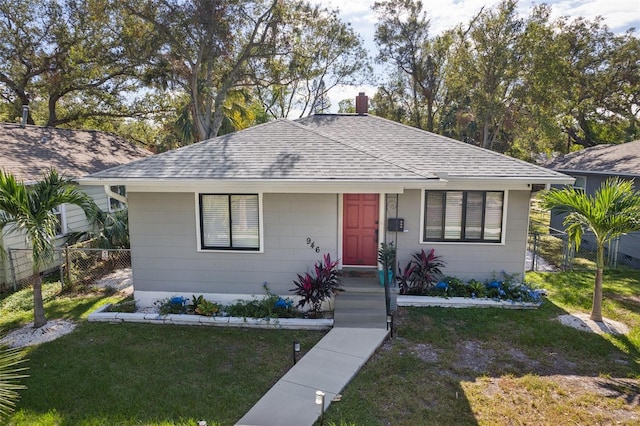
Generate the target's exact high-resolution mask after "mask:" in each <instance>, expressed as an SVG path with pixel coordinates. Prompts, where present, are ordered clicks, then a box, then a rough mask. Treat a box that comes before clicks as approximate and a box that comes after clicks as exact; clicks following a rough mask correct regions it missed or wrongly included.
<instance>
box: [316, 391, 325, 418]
mask: <svg viewBox="0 0 640 426" xmlns="http://www.w3.org/2000/svg"><path fill="white" fill-rule="evenodd" d="M316 404H317V405H319V406H320V425H322V424H323V423H324V392H322V391H316Z"/></svg>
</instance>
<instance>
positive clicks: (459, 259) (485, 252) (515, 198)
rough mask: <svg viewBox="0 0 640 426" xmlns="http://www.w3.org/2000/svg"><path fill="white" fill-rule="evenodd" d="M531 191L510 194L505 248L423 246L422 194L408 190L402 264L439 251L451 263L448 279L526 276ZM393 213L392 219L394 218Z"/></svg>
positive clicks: (402, 209)
mask: <svg viewBox="0 0 640 426" xmlns="http://www.w3.org/2000/svg"><path fill="white" fill-rule="evenodd" d="M529 197H530V192H529V191H509V192H508V197H507V205H506V208H507V216H506V229H503V233H504V244H492V243H453V244H452V243H440V242H434V243H421V242H420V240H421V229H422V225H421V223H420V210H421V191H419V190H408V191H406V192H405V193H404V194H400V195H399V197H398V217H401V218H404V219H405V229H406V230H408V232H401V233H397V246H398V261H399V262H400V264H401V266H402V267H404V265H406V263H407V262H408V261H409V260H410V259H411V255H412V254H413V253H415V252H418V251H420V250H421V249H424V250H425V251H428V250H430V249H431V248H434V249H435V253H436V255H439V256H442V260H444V261H445V262H447V265H446V267H445V268H444V269H443V273H444V274H445V275H450V276H456V277H459V278H462V279H470V278H475V279H478V280H484V279H486V278H490V277H491V275H492V273H493V271H495V272H500V271H505V272H507V273H510V274H520V276H522V275H523V274H524V260H525V259H524V248H525V246H526V238H527V236H526V233H524V232H523V230H524V229H527V224H528V220H529ZM394 215H395V210H394V209H392V211H391V212H389V213H388V216H390V217H393V216H394ZM395 235H396V234H395V233H391V232H387V241H393V240H394V237H395Z"/></svg>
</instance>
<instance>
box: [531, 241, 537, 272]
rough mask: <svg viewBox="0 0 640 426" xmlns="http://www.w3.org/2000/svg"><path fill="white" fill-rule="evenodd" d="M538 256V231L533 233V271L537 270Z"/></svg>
mask: <svg viewBox="0 0 640 426" xmlns="http://www.w3.org/2000/svg"><path fill="white" fill-rule="evenodd" d="M537 258H538V233H537V232H534V233H533V250H532V253H531V271H537V268H536V260H537Z"/></svg>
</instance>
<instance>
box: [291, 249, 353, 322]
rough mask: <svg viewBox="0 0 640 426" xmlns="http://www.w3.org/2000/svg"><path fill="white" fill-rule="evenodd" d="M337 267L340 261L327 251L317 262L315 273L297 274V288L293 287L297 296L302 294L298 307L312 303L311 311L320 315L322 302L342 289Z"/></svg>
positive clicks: (295, 281)
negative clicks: (333, 258) (332, 258)
mask: <svg viewBox="0 0 640 426" xmlns="http://www.w3.org/2000/svg"><path fill="white" fill-rule="evenodd" d="M337 267H338V261H337V260H331V255H330V254H329V253H327V254H325V255H324V256H323V259H322V260H320V261H318V262H317V263H316V264H315V266H314V271H313V272H314V273H313V274H310V273H308V272H307V273H305V274H304V275H301V274H297V275H298V279H297V280H294V281H293V284H294V285H295V288H293V289H291V291H293V293H294V294H295V295H296V296H300V300H299V301H298V304H297V307H299V308H300V307H304V306H305V305H310V308H309V311H310V312H311V313H312V314H314V315H318V314H319V313H320V309H321V306H322V302H324V301H325V300H326V299H327V298H330V297H331V296H333V295H335V294H336V293H337V292H338V291H342V289H341V288H340V285H342V282H341V281H340V277H338V270H337Z"/></svg>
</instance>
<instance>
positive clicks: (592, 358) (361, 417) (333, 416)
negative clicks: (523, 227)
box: [325, 271, 640, 425]
mask: <svg viewBox="0 0 640 426" xmlns="http://www.w3.org/2000/svg"><path fill="white" fill-rule="evenodd" d="M527 279H528V280H529V281H531V282H533V283H535V284H536V285H537V286H539V287H544V288H546V289H548V290H549V292H550V297H549V300H547V301H546V302H545V304H544V305H543V306H542V307H541V308H540V309H538V310H532V311H512V310H506V309H504V310H503V309H446V308H402V309H400V310H399V312H398V318H397V321H396V322H397V324H398V326H397V330H396V334H395V336H394V338H393V339H392V341H391V342H387V343H386V344H385V345H384V346H383V347H382V348H380V349H379V350H378V352H377V353H376V354H375V355H374V357H373V358H372V359H371V360H370V361H369V362H368V363H367V364H366V365H365V366H364V368H363V369H362V370H361V372H360V373H359V374H358V375H357V376H356V378H355V379H354V380H353V381H352V382H351V383H350V384H349V385H348V386H347V388H346V389H345V390H344V394H343V398H342V401H341V402H339V403H334V404H332V406H331V407H330V409H329V411H328V412H327V414H326V416H325V419H326V421H327V422H328V424H340V422H346V423H349V424H355V425H386V424H393V425H423V424H424V425H426V424H438V425H465V424H469V425H474V424H513V422H514V419H517V423H516V424H554V423H555V424H598V423H600V424H611V423H618V422H619V423H620V424H637V421H638V418H640V406H639V404H640V396H639V395H640V393H638V390H640V380H639V379H640V298H638V297H637V295H638V294H639V293H640V272H638V271H614V272H608V273H607V275H606V277H605V303H604V313H605V316H606V317H607V318H611V319H615V320H618V321H622V322H624V323H625V324H627V325H628V326H629V327H630V328H631V333H630V334H629V335H627V336H600V335H596V334H592V333H586V332H582V331H578V330H575V329H573V328H570V327H566V326H563V325H561V324H560V323H559V322H558V321H557V320H556V318H557V317H558V316H559V315H561V314H565V313H566V312H576V311H582V312H589V309H590V307H591V291H592V288H593V279H594V277H593V274H592V273H589V272H582V273H577V272H574V273H535V274H529V275H528V276H527Z"/></svg>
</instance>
